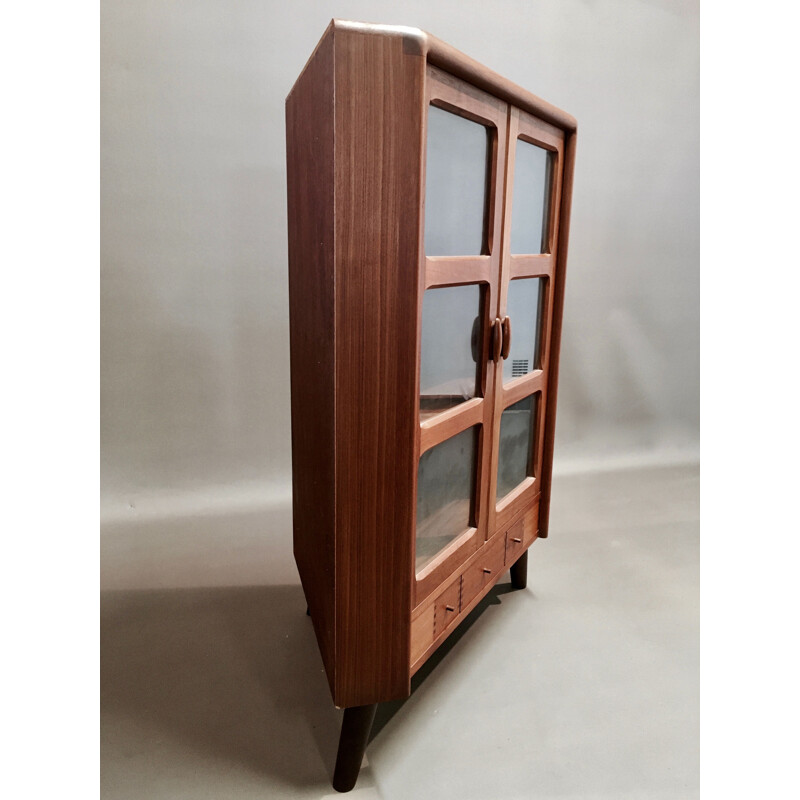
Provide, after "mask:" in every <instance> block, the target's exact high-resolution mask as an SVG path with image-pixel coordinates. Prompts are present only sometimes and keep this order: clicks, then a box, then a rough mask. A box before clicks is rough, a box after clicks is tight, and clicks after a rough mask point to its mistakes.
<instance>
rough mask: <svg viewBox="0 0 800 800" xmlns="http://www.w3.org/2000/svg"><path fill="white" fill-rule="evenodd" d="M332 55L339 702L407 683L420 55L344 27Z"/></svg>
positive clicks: (366, 698) (391, 695) (398, 42)
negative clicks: (334, 100)
mask: <svg viewBox="0 0 800 800" xmlns="http://www.w3.org/2000/svg"><path fill="white" fill-rule="evenodd" d="M334 51H335V58H334V66H335V97H336V114H335V119H336V125H335V141H336V154H335V160H336V164H335V173H336V175H335V194H336V198H335V202H336V219H335V236H336V240H335V252H336V255H335V259H336V291H335V294H336V300H335V315H336V348H335V352H336V388H335V396H336V398H337V400H336V571H337V574H336V577H337V584H336V619H337V628H336V661H337V674H336V689H335V701H336V703H337V705H343V706H356V705H363V704H366V703H370V702H375V701H380V700H392V699H396V698H400V697H406V696H408V693H409V691H410V676H409V673H408V661H409V657H410V649H409V648H410V620H409V618H408V615H407V614H405V615H404V614H403V609H408V608H410V607H411V585H410V581H409V577H408V576H409V575H412V574H413V571H414V566H413V564H414V562H413V545H414V541H413V538H412V537H411V533H412V532H413V530H414V520H415V505H414V503H413V502H412V501H411V498H412V497H413V496H414V484H415V480H416V470H417V462H416V455H415V443H416V438H417V435H418V426H417V423H416V419H415V417H416V413H415V412H416V410H417V406H418V399H417V398H418V390H417V376H416V362H417V347H418V345H417V341H418V325H417V308H418V300H417V292H418V284H419V281H418V275H417V272H416V270H415V269H413V267H412V265H413V264H415V263H416V260H417V254H418V248H419V241H420V237H421V209H420V206H419V201H418V198H419V196H420V192H421V185H420V171H419V169H418V165H419V164H420V163H421V159H422V141H423V140H422V138H421V131H422V129H423V119H422V103H421V102H420V98H421V97H422V93H423V81H424V75H425V61H424V59H423V58H422V57H421V56H420V55H419V54H415V53H413V52H409V51H408V49H407V48H405V47H404V46H403V39H402V38H399V37H396V36H364V35H363V34H361V33H358V32H355V31H351V30H348V29H346V28H343V29H339V28H335V31H334ZM312 613H313V609H312Z"/></svg>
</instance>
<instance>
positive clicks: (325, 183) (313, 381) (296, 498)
mask: <svg viewBox="0 0 800 800" xmlns="http://www.w3.org/2000/svg"><path fill="white" fill-rule="evenodd" d="M330 30H331V29H330V28H329V32H330ZM333 122H334V119H333V37H332V36H331V35H326V36H325V37H323V39H322V41H321V42H320V44H319V46H318V47H317V49H316V50H315V52H314V54H313V55H312V57H311V59H309V62H308V64H307V65H306V68H305V70H304V71H303V73H302V75H301V76H300V78H298V80H297V83H296V84H295V87H294V89H293V90H292V92H291V94H290V95H289V97H288V98H287V99H286V173H287V200H288V226H289V319H290V324H289V341H290V345H289V346H290V351H291V363H292V369H291V403H292V486H293V488H292V507H293V517H294V556H295V561H296V562H297V568H298V571H299V573H300V579H301V581H302V584H303V590H304V592H305V595H306V600H307V602H308V606H309V610H310V612H311V619H312V622H313V624H314V629H315V632H316V636H317V641H318V642H319V648H320V652H321V654H322V661H323V663H324V665H325V672H326V674H327V676H328V682H329V684H330V687H331V692H333V690H334V675H335V668H336V653H335V620H334V609H335V606H334V592H335V572H334V570H335V560H334V559H335V546H334V507H335V500H334V466H335V463H334V454H335V426H334V389H335V383H334V318H333V313H334V294H333V292H334V227H333V226H334V219H333V214H334V203H333V200H334V195H333V191H334V173H333V167H334V151H333V146H334V142H333V133H334V131H333Z"/></svg>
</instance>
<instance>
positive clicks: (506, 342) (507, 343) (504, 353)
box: [500, 317, 511, 358]
mask: <svg viewBox="0 0 800 800" xmlns="http://www.w3.org/2000/svg"><path fill="white" fill-rule="evenodd" d="M510 351H511V317H503V348H502V350H501V352H500V355H501V357H502V358H508V354H509V352H510Z"/></svg>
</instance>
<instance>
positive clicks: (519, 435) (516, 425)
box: [497, 392, 539, 500]
mask: <svg viewBox="0 0 800 800" xmlns="http://www.w3.org/2000/svg"><path fill="white" fill-rule="evenodd" d="M538 405H539V394H538V392H537V393H536V394H534V395H529V396H528V397H525V398H524V399H522V400H520V401H519V402H518V403H514V405H513V406H509V407H508V408H507V409H506V410H505V411H504V412H503V416H502V417H500V445H499V446H500V451H499V454H498V460H497V499H498V500H501V499H502V498H503V497H505V496H506V495H507V494H508V493H509V492H510V491H511V490H512V489H515V488H516V487H517V486H519V484H520V483H522V481H524V480H525V478H527V477H528V475H529V474H532V472H533V470H532V469H530V467H531V466H532V464H531V453H532V452H533V420H534V419H536V409H537V407H538Z"/></svg>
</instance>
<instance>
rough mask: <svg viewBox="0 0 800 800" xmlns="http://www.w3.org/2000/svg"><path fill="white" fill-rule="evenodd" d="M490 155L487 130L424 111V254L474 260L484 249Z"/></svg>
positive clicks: (436, 111) (438, 110)
mask: <svg viewBox="0 0 800 800" xmlns="http://www.w3.org/2000/svg"><path fill="white" fill-rule="evenodd" d="M490 152H491V149H490V147H489V129H488V128H486V127H484V126H483V125H479V124H478V123H477V122H472V121H471V120H468V119H465V118H464V117H459V116H458V115H457V114H451V113H450V112H449V111H443V110H442V109H441V108H436V106H429V107H428V156H427V163H426V167H425V252H426V254H427V255H429V256H477V255H480V254H481V253H483V252H484V251H485V247H484V245H485V243H486V236H485V234H484V228H485V218H486V207H487V196H488V195H487V191H486V189H487V182H488V176H489V174H490V171H489V154H490Z"/></svg>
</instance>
